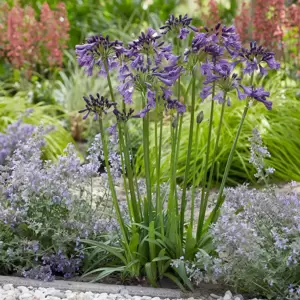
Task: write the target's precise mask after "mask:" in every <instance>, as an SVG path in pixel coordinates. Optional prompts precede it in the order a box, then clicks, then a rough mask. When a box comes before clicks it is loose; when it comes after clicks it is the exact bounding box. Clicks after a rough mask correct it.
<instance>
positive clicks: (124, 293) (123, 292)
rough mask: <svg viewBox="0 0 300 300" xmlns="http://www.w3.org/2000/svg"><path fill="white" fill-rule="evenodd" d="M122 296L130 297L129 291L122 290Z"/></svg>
mask: <svg viewBox="0 0 300 300" xmlns="http://www.w3.org/2000/svg"><path fill="white" fill-rule="evenodd" d="M120 294H121V295H123V296H125V295H128V294H129V293H128V291H127V290H126V289H122V290H121V291H120Z"/></svg>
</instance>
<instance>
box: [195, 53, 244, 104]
mask: <svg viewBox="0 0 300 300" xmlns="http://www.w3.org/2000/svg"><path fill="white" fill-rule="evenodd" d="M236 65H237V62H229V61H227V60H224V59H221V60H219V61H217V62H216V63H215V64H214V65H213V64H211V63H209V62H207V63H205V64H204V68H203V65H202V70H203V71H202V72H205V75H206V79H205V81H204V82H203V83H204V85H207V86H205V87H204V88H203V89H202V92H201V93H200V97H201V98H202V99H203V100H204V99H205V98H207V97H208V96H209V95H210V94H212V83H215V82H217V84H216V85H215V89H217V88H218V89H219V92H218V94H217V95H215V96H214V98H213V100H218V102H219V103H223V102H224V100H225V99H223V95H224V92H226V93H227V92H230V91H231V90H234V89H235V90H236V91H237V94H238V97H239V99H240V100H242V99H244V98H245V97H246V95H244V94H243V93H241V91H240V89H239V88H240V81H241V78H239V77H238V76H237V74H235V73H233V70H234V68H235V66H236ZM227 102H228V105H230V99H229V100H227Z"/></svg>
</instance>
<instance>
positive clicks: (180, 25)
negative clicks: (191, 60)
mask: <svg viewBox="0 0 300 300" xmlns="http://www.w3.org/2000/svg"><path fill="white" fill-rule="evenodd" d="M192 20H193V19H192V18H189V17H188V15H187V14H185V15H184V16H183V17H182V15H179V17H178V18H177V17H175V16H174V15H170V17H169V19H168V20H167V21H166V23H165V24H166V25H164V26H162V27H160V29H161V30H162V31H161V33H162V34H166V33H168V32H170V31H175V32H176V33H178V32H179V33H178V35H177V37H178V38H180V39H182V40H185V39H186V37H187V35H188V34H189V33H190V30H192V31H194V32H197V31H198V30H197V28H195V27H194V26H191V25H190V24H191V22H192ZM189 29H190V30H189Z"/></svg>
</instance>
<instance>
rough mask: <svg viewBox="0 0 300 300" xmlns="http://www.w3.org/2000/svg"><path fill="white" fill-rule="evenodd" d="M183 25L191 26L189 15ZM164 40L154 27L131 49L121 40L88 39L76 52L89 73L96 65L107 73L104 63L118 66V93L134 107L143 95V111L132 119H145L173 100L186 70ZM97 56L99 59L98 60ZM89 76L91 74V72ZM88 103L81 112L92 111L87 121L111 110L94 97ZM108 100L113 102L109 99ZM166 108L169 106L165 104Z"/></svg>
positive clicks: (101, 71)
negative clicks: (160, 103)
mask: <svg viewBox="0 0 300 300" xmlns="http://www.w3.org/2000/svg"><path fill="white" fill-rule="evenodd" d="M180 22H181V26H184V27H187V26H190V25H189V22H190V20H189V19H187V17H186V16H185V17H183V18H180ZM183 23H184V24H183ZM189 28H192V27H191V26H190V27H189ZM161 38H162V36H161V35H160V34H159V33H158V32H156V31H155V30H153V29H152V28H149V29H148V30H147V31H146V32H145V33H144V32H142V33H141V35H140V36H139V37H138V38H137V39H136V40H134V41H132V42H130V43H128V46H127V47H124V46H123V45H122V43H121V42H118V41H116V42H113V43H110V42H109V40H108V38H106V39H103V38H100V37H98V38H97V37H93V38H90V39H88V41H87V43H86V44H84V45H79V46H76V53H77V57H78V61H79V64H80V65H81V66H86V67H88V69H89V70H91V69H93V68H94V66H97V67H100V66H101V68H102V69H100V73H101V74H103V73H104V72H103V66H102V65H103V63H102V62H105V61H109V63H110V65H109V68H108V69H109V70H111V69H112V68H113V67H118V74H119V76H118V78H119V80H120V84H119V86H118V91H119V93H120V94H121V96H122V98H123V101H124V102H125V103H126V104H132V103H133V97H134V93H135V92H136V91H137V92H139V93H141V94H142V95H143V99H144V100H143V101H144V103H143V108H142V110H141V111H140V112H138V113H135V114H133V112H130V116H131V117H140V118H143V117H145V115H146V114H147V113H148V112H149V111H150V110H151V109H153V108H155V107H156V103H157V102H158V101H168V100H169V99H170V97H171V95H172V86H173V85H174V83H175V82H176V80H177V79H178V78H179V77H180V76H181V74H182V73H183V67H182V66H181V65H180V64H179V58H180V57H179V56H176V55H174V54H173V53H172V46H171V45H165V42H164V41H162V40H161ZM99 49H102V50H101V51H100V50H99ZM95 56H97V60H96V59H95ZM99 64H100V65H99ZM105 64H107V63H105ZM88 74H91V72H90V71H88ZM98 99H99V97H98ZM84 100H85V102H86V104H87V106H86V108H85V109H83V110H81V111H80V112H88V113H87V114H86V115H85V118H86V117H87V116H88V114H89V112H93V113H94V114H95V115H97V114H98V113H96V112H98V111H99V110H101V111H103V110H104V111H106V108H108V107H107V106H105V107H103V105H102V104H101V105H100V104H99V103H98V102H99V100H97V99H95V98H94V97H93V98H91V97H90V99H88V98H87V97H85V98H84ZM106 101H107V103H109V102H108V100H106ZM100 102H101V100H100ZM104 104H105V103H104ZM112 105H113V106H114V113H115V115H116V116H120V115H121V114H123V112H122V110H121V109H119V108H118V107H117V105H116V104H115V103H113V104H111V106H112ZM100 106H101V108H100ZM165 107H168V105H167V104H165ZM174 107H176V108H177V107H178V108H179V110H180V111H181V112H182V111H183V110H184V109H183V108H182V106H181V105H180V104H179V103H178V105H175V106H174ZM95 111H96V112H95ZM127 118H128V116H127Z"/></svg>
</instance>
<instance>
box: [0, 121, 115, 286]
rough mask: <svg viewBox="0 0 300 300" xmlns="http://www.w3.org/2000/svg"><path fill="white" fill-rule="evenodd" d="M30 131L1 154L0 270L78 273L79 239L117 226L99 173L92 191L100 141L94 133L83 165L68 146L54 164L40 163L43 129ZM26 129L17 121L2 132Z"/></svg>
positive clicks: (48, 275)
mask: <svg viewBox="0 0 300 300" xmlns="http://www.w3.org/2000/svg"><path fill="white" fill-rule="evenodd" d="M18 126H19V127H18ZM15 127H18V128H15ZM23 128H24V129H23ZM30 130H31V134H29V133H28V135H27V136H26V137H25V138H23V139H21V138H20V139H19V141H16V140H15V139H17V138H18V137H20V135H19V134H17V135H16V137H15V139H14V140H13V142H11V144H13V145H14V148H15V150H14V151H13V154H12V155H10V156H9V154H5V155H6V156H7V157H6V160H5V164H2V165H1V164H0V273H3V274H5V273H12V272H23V275H24V276H26V277H30V278H35V279H42V280H51V279H53V278H54V276H55V275H60V276H64V277H71V276H74V275H75V274H76V273H78V272H80V269H81V267H82V265H83V262H84V258H85V257H86V253H85V252H86V250H84V247H83V245H82V244H81V239H84V238H89V239H95V240H97V239H99V238H100V236H102V235H106V236H109V235H113V234H114V233H115V232H116V231H117V229H118V225H117V223H116V221H115V220H114V219H113V218H112V217H111V216H112V211H111V208H109V207H107V205H106V203H107V202H108V199H109V198H110V193H109V192H108V190H107V189H106V183H105V182H106V179H105V176H102V177H103V178H102V182H103V186H102V192H101V195H98V194H97V195H95V193H93V184H94V182H95V177H97V176H99V174H98V170H99V168H100V166H101V163H100V161H101V157H99V153H100V156H101V147H102V145H101V139H100V137H99V136H96V138H95V141H94V143H93V144H92V146H91V148H90V149H89V156H88V157H87V162H86V163H84V164H82V163H81V161H80V158H79V157H78V155H77V153H76V151H75V148H74V146H73V145H71V144H70V145H69V146H68V147H67V148H66V150H65V155H62V156H59V157H58V160H57V161H56V162H52V161H43V160H42V159H41V156H42V147H43V146H44V145H45V140H44V135H45V133H47V132H48V129H43V128H41V127H37V128H33V129H31V128H30ZM30 130H28V128H27V127H22V124H21V123H18V124H17V125H16V124H15V125H13V126H12V127H11V128H9V130H8V131H9V132H10V131H14V132H17V133H18V132H24V131H25V132H29V131H30ZM12 137H13V135H12V136H11V137H10V138H12ZM1 138H2V139H5V138H4V135H3V136H1ZM8 140H9V139H8ZM114 143H116V141H114V142H113V141H111V143H110V144H111V147H112V148H113V147H114ZM10 151H11V150H10ZM117 158H118V154H116V153H114V157H113V158H112V159H111V160H112V162H113V163H112V164H113V167H112V169H113V170H115V169H117V168H118V166H117ZM117 172H118V174H119V173H120V172H119V170H117V171H116V172H115V173H116V175H115V176H117V175H118V174H117Z"/></svg>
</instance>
